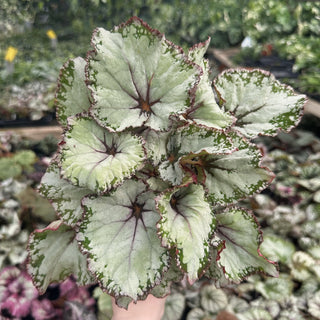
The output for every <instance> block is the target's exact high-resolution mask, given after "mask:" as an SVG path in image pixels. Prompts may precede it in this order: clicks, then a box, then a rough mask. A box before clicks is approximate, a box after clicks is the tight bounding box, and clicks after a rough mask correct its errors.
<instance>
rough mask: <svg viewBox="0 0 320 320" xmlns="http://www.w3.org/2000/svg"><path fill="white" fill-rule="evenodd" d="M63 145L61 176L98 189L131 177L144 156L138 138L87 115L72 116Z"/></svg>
mask: <svg viewBox="0 0 320 320" xmlns="http://www.w3.org/2000/svg"><path fill="white" fill-rule="evenodd" d="M60 146H61V169H62V170H61V173H62V176H63V177H64V178H67V179H69V180H70V181H71V182H72V183H73V184H74V185H77V186H80V187H84V188H89V189H90V190H93V191H96V192H103V191H105V190H107V189H110V188H111V187H112V186H115V185H117V184H119V183H121V182H122V181H123V180H124V179H125V178H127V177H130V176H131V175H132V174H133V173H134V171H135V170H136V169H138V168H140V167H141V166H142V165H143V161H144V159H145V154H144V148H143V145H142V141H141V139H140V138H139V137H136V136H133V135H131V134H130V133H111V132H109V131H107V130H106V129H104V128H101V127H100V126H99V125H98V124H97V123H96V122H95V121H94V120H92V119H90V118H88V117H85V116H82V118H72V119H69V127H68V130H67V131H66V132H65V134H64V140H63V142H62V143H60Z"/></svg>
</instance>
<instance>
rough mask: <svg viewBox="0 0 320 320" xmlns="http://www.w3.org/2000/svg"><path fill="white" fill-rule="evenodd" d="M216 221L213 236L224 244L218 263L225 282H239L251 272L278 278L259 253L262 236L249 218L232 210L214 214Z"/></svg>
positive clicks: (238, 210) (250, 217)
mask: <svg viewBox="0 0 320 320" xmlns="http://www.w3.org/2000/svg"><path fill="white" fill-rule="evenodd" d="M216 219H217V231H216V236H217V238H218V239H220V240H223V241H224V245H225V248H224V249H223V250H222V252H221V253H220V259H219V260H218V264H219V265H220V266H221V267H222V268H223V270H224V272H225V274H226V276H227V277H228V278H229V279H231V280H233V281H236V282H239V281H241V280H243V278H245V277H247V276H248V275H250V274H251V273H254V272H264V273H266V274H269V275H271V276H277V275H278V272H277V268H276V267H275V265H274V263H272V262H270V261H268V260H267V259H266V258H265V257H263V256H262V254H261V253H260V251H259V246H260V243H261V241H262V235H261V231H260V229H259V225H258V223H257V221H256V219H255V218H254V216H253V215H251V214H250V213H248V212H247V211H244V210H242V209H237V208H232V209H230V210H229V211H225V212H223V213H220V214H217V215H216Z"/></svg>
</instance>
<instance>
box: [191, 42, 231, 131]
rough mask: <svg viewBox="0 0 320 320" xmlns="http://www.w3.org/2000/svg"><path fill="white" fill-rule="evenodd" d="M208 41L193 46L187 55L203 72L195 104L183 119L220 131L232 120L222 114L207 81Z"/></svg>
mask: <svg viewBox="0 0 320 320" xmlns="http://www.w3.org/2000/svg"><path fill="white" fill-rule="evenodd" d="M209 43H210V39H208V40H207V41H206V42H203V43H199V44H197V45H195V46H193V47H192V48H191V49H190V50H189V53H188V57H189V59H190V60H191V61H193V62H195V63H196V64H198V65H199V66H200V67H201V68H202V70H203V76H202V77H201V80H200V82H199V85H198V88H197V91H196V97H195V103H194V105H193V106H192V108H190V109H189V110H187V111H186V113H185V117H186V118H187V119H190V120H192V121H193V122H195V123H197V124H201V125H205V126H208V127H211V128H217V129H222V128H226V127H228V126H230V125H231V124H232V123H233V121H234V119H233V117H232V116H231V115H230V114H229V113H226V112H224V111H223V110H222V109H221V108H220V107H219V105H218V104H217V102H216V99H215V96H214V92H213V88H212V84H211V81H210V79H209V72H210V66H209V61H208V60H206V59H204V58H203V56H204V54H205V53H206V51H207V49H208V46H209Z"/></svg>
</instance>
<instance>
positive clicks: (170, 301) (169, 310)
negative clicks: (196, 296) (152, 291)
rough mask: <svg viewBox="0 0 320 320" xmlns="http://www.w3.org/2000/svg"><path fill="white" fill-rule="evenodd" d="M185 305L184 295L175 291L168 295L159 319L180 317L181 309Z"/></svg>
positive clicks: (168, 319)
mask: <svg viewBox="0 0 320 320" xmlns="http://www.w3.org/2000/svg"><path fill="white" fill-rule="evenodd" d="M185 307H186V297H185V296H184V295H183V294H181V293H179V292H175V293H173V294H171V295H169V296H168V298H167V300H166V304H165V310H164V314H163V317H162V318H161V320H176V319H181V317H182V314H183V311H184V310H185Z"/></svg>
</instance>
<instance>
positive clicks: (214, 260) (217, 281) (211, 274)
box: [205, 238, 230, 288]
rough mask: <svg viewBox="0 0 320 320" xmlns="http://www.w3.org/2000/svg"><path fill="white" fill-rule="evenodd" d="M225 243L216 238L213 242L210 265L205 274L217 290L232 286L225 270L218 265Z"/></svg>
mask: <svg viewBox="0 0 320 320" xmlns="http://www.w3.org/2000/svg"><path fill="white" fill-rule="evenodd" d="M224 247H225V246H224V242H223V241H221V240H218V239H216V238H214V239H213V240H212V241H211V246H210V258H209V260H210V265H209V268H207V270H206V272H205V276H206V277H207V278H209V279H210V280H212V281H213V283H214V285H215V286H216V287H217V288H220V287H226V286H227V285H229V284H230V280H228V279H227V278H226V276H225V274H224V272H223V268H221V267H220V266H219V264H218V261H219V260H220V252H221V251H222V250H223V249H224Z"/></svg>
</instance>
